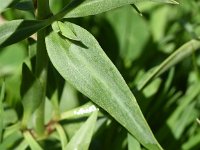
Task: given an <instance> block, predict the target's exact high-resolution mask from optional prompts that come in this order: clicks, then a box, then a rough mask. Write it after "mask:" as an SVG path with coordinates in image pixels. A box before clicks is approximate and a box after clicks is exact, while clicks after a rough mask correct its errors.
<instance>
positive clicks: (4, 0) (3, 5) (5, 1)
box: [0, 0, 15, 13]
mask: <svg viewBox="0 0 200 150" xmlns="http://www.w3.org/2000/svg"><path fill="white" fill-rule="evenodd" d="M14 1H15V0H0V4H1V5H0V13H1V12H3V11H4V9H6V8H7V7H8V6H9V5H10V4H11V3H12V2H14Z"/></svg>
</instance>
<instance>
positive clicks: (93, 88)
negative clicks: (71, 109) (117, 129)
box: [46, 23, 162, 150]
mask: <svg viewBox="0 0 200 150" xmlns="http://www.w3.org/2000/svg"><path fill="white" fill-rule="evenodd" d="M66 26H69V27H71V28H72V31H73V32H74V33H75V35H76V36H77V38H78V39H79V40H80V42H77V41H71V40H68V38H65V37H63V36H61V35H59V34H58V33H55V32H51V33H49V34H48V36H47V37H46V47H47V51H48V55H49V57H50V60H51V62H52V63H53V65H54V67H55V68H56V69H57V70H58V72H59V73H60V74H61V75H62V76H63V77H64V78H65V79H66V80H67V81H68V82H69V83H71V84H72V85H73V86H74V87H76V88H77V89H78V90H79V91H80V92H82V93H83V94H85V95H86V96H88V97H89V98H90V99H91V100H92V101H93V102H94V103H96V104H97V105H99V106H100V107H102V108H103V109H104V110H106V111H107V112H108V113H109V114H110V115H111V116H113V117H114V118H115V119H116V120H117V121H118V122H119V123H120V124H121V125H123V126H124V127H125V128H126V129H127V130H128V131H129V132H130V133H131V134H132V135H134V136H135V137H136V139H137V140H138V141H139V142H140V143H142V144H143V145H144V146H145V147H146V148H148V149H152V150H159V149H162V148H161V147H160V145H159V144H158V143H157V141H156V139H155V138H154V136H153V134H152V132H151V130H150V129H149V126H148V124H147V123H146V121H145V119H144V117H143V115H142V112H141V110H140V108H139V106H138V104H137V102H136V100H135V97H134V96H133V94H132V93H131V91H130V89H129V88H128V86H127V84H126V83H125V81H124V79H123V78H122V76H121V75H120V73H119V71H118V70H117V69H116V67H115V66H114V65H113V64H112V62H111V61H110V60H109V58H108V57H107V56H106V54H105V53H104V52H103V50H102V49H101V47H100V46H99V44H98V42H97V41H96V40H95V38H94V37H93V36H92V35H91V34H90V33H89V32H87V31H86V30H84V29H83V28H81V27H79V26H77V25H74V24H71V23H66Z"/></svg>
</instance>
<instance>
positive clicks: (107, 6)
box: [65, 0, 177, 18]
mask: <svg viewBox="0 0 200 150" xmlns="http://www.w3.org/2000/svg"><path fill="white" fill-rule="evenodd" d="M74 1H77V0H74ZM144 1H156V2H163V3H172V4H177V2H176V1H174V0H142V1H140V0H117V1H116V0H115V1H113V0H85V1H84V2H83V3H81V4H80V5H78V6H77V7H76V8H74V9H73V10H71V11H68V12H67V13H66V15H65V18H76V17H84V16H89V15H96V14H99V13H102V12H106V11H109V10H112V9H115V8H118V7H122V6H125V5H129V4H135V3H139V2H144Z"/></svg>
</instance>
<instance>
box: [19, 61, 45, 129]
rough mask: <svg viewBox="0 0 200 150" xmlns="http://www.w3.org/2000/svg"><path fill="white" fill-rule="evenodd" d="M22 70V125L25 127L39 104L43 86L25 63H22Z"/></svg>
mask: <svg viewBox="0 0 200 150" xmlns="http://www.w3.org/2000/svg"><path fill="white" fill-rule="evenodd" d="M22 72H23V73H22V84H21V96H22V104H23V108H24V112H23V120H22V125H23V126H24V127H25V126H26V125H27V122H28V120H29V119H30V117H31V116H32V113H33V112H34V111H35V110H36V109H37V108H38V106H39V105H40V100H41V97H42V96H43V87H42V86H41V84H40V82H39V80H38V79H36V78H35V77H34V75H33V74H32V73H31V71H30V70H29V68H28V67H27V66H26V65H25V64H23V69H22Z"/></svg>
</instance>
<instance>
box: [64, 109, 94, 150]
mask: <svg viewBox="0 0 200 150" xmlns="http://www.w3.org/2000/svg"><path fill="white" fill-rule="evenodd" d="M97 112H98V111H95V112H93V114H92V115H91V116H90V117H89V118H88V119H87V121H86V122H85V123H84V124H83V125H82V126H81V128H80V129H79V130H78V131H77V132H76V133H75V135H74V136H73V137H72V139H71V140H70V141H69V143H68V144H67V146H66V147H65V149H66V150H68V149H69V150H88V148H89V145H90V142H91V139H92V135H93V131H94V127H95V124H96V120H97Z"/></svg>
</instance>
